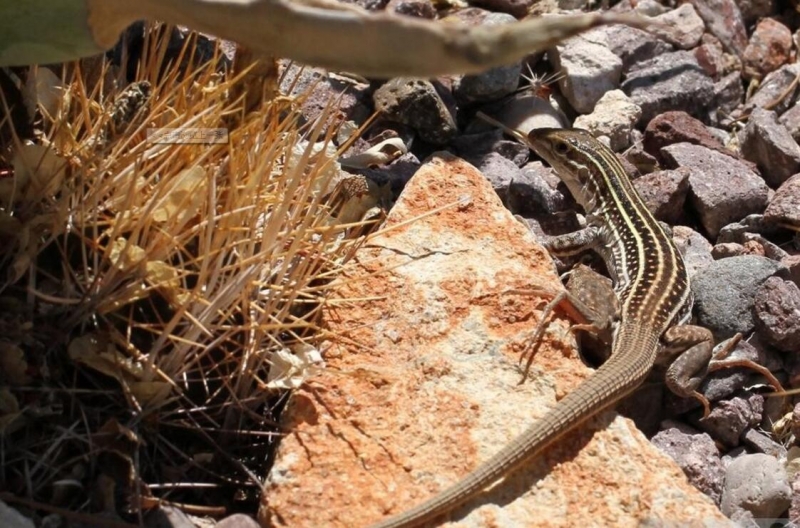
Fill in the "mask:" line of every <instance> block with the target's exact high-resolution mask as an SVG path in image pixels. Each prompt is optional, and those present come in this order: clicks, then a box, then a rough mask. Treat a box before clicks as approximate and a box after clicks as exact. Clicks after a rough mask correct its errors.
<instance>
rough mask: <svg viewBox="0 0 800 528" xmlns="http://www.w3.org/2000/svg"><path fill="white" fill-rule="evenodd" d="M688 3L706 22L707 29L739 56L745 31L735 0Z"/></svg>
mask: <svg viewBox="0 0 800 528" xmlns="http://www.w3.org/2000/svg"><path fill="white" fill-rule="evenodd" d="M689 3H690V4H692V5H693V6H694V8H695V9H696V10H697V14H698V15H700V18H702V19H703V22H705V23H706V28H707V29H708V31H710V32H711V33H712V34H713V35H714V36H715V37H717V38H718V39H719V40H720V41H721V42H722V44H723V45H724V46H725V47H726V48H728V49H729V50H731V51H733V53H735V54H736V55H739V56H741V55H742V54H743V53H744V50H745V48H746V47H747V31H745V26H744V21H743V20H742V13H741V11H739V7H738V6H737V5H736V1H735V0H691V1H690V2H689Z"/></svg>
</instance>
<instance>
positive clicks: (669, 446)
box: [650, 424, 725, 504]
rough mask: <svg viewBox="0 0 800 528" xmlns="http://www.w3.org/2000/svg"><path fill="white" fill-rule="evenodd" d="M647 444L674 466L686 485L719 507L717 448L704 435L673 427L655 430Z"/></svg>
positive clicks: (722, 472) (720, 479)
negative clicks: (656, 449)
mask: <svg viewBox="0 0 800 528" xmlns="http://www.w3.org/2000/svg"><path fill="white" fill-rule="evenodd" d="M650 441H651V442H652V443H653V445H655V446H656V447H658V448H659V449H660V450H661V451H663V452H664V453H666V454H667V455H669V457H670V458H671V459H672V460H674V461H675V462H677V463H678V465H679V466H680V467H681V469H682V470H683V472H684V474H685V475H686V478H688V479H689V482H691V483H692V484H693V485H694V486H695V487H696V488H697V489H699V490H700V491H702V492H703V493H705V494H706V495H707V496H708V497H709V498H710V499H711V500H713V501H714V503H715V504H719V501H720V499H721V498H722V482H723V479H724V478H725V468H723V467H722V460H720V457H719V449H717V446H716V445H714V441H713V440H712V439H711V437H710V436H708V434H706V433H701V432H700V431H694V430H691V428H689V427H687V426H680V425H678V424H674V426H672V427H667V428H664V429H662V430H661V431H659V432H658V433H657V434H656V435H655V436H653V438H652V439H651V440H650Z"/></svg>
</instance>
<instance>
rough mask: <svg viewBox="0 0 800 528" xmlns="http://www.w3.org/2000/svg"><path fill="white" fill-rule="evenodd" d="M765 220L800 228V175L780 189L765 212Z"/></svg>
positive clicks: (789, 180)
mask: <svg viewBox="0 0 800 528" xmlns="http://www.w3.org/2000/svg"><path fill="white" fill-rule="evenodd" d="M764 219H765V220H767V221H768V222H773V223H775V224H788V225H790V226H798V227H800V174H795V175H794V176H792V177H791V178H789V179H788V180H786V181H785V182H783V184H782V185H781V186H780V187H778V190H777V191H775V195H774V196H773V197H772V199H771V200H770V201H769V205H767V209H766V210H765V211H764Z"/></svg>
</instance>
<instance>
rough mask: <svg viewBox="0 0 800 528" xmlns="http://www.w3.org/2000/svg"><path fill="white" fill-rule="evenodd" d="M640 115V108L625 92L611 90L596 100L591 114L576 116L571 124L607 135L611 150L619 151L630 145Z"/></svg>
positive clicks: (598, 134) (596, 134)
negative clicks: (632, 132)
mask: <svg viewBox="0 0 800 528" xmlns="http://www.w3.org/2000/svg"><path fill="white" fill-rule="evenodd" d="M641 115H642V109H641V108H639V106H638V105H637V104H636V103H634V102H633V101H631V99H630V97H628V96H627V95H625V92H623V91H622V90H611V91H610V92H606V93H605V94H604V95H603V97H601V98H600V100H599V101H597V104H596V105H595V107H594V111H592V113H591V114H586V115H581V116H578V117H577V118H576V119H575V122H574V123H573V126H574V127H575V128H583V129H585V130H588V131H589V132H591V133H592V135H594V136H595V137H597V136H606V137H608V138H609V140H610V145H609V146H610V147H611V150H613V151H615V152H619V151H621V150H623V149H626V148H628V147H629V146H630V144H631V131H632V129H633V126H634V125H635V124H636V122H637V121H638V120H639V117H641Z"/></svg>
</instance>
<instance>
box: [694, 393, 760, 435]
mask: <svg viewBox="0 0 800 528" xmlns="http://www.w3.org/2000/svg"><path fill="white" fill-rule="evenodd" d="M763 411H764V397H763V396H761V395H760V394H751V395H750V396H749V397H748V398H742V397H738V396H737V397H735V398H732V399H730V400H724V401H721V402H718V403H717V404H716V405H714V407H713V408H712V409H711V413H710V414H709V415H708V416H707V417H706V418H703V419H702V420H700V421H699V422H698V424H699V426H700V428H701V429H702V430H703V431H705V432H707V433H708V434H710V435H711V437H712V438H714V439H715V440H718V441H720V442H722V443H723V444H725V445H727V446H728V447H736V446H738V445H739V440H740V438H741V436H742V433H744V431H745V429H747V428H748V427H754V426H757V425H758V424H759V423H760V422H761V413H762V412H763Z"/></svg>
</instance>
